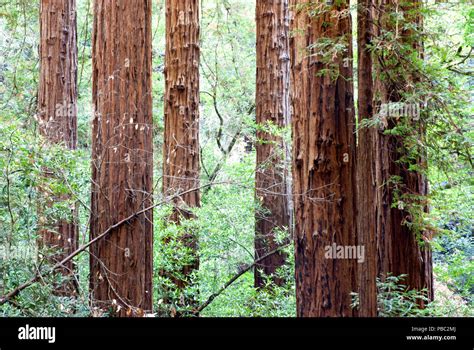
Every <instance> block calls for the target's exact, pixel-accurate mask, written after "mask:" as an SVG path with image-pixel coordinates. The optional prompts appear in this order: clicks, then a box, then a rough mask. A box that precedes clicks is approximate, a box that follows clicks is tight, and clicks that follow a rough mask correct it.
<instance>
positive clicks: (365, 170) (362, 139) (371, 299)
mask: <svg viewBox="0 0 474 350" xmlns="http://www.w3.org/2000/svg"><path fill="white" fill-rule="evenodd" d="M373 13H374V5H373V0H359V2H358V12H357V42H358V45H357V46H358V65H359V67H358V72H359V79H358V83H359V85H358V91H359V93H358V116H359V131H358V146H357V196H358V202H357V207H358V212H357V232H358V235H359V236H358V240H359V243H358V244H359V245H361V246H364V247H365V253H366V259H365V261H364V263H363V264H361V265H360V266H359V278H360V280H359V286H360V287H359V300H360V307H359V310H360V311H359V315H360V316H365V317H375V316H377V284H376V279H377V259H376V255H377V254H376V252H377V237H376V228H377V227H378V225H377V219H378V218H379V216H378V215H377V209H378V206H377V189H378V184H377V183H376V171H377V169H378V168H377V162H376V161H377V153H376V152H377V140H378V134H377V129H376V128H374V127H370V126H368V125H364V122H367V121H371V120H372V118H373V116H374V108H373V98H374V86H373V85H374V84H373V76H372V67H373V64H372V53H371V52H370V51H369V45H370V44H371V43H372V35H373V31H374V28H373V27H372V23H373Z"/></svg>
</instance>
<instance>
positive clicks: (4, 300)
mask: <svg viewBox="0 0 474 350" xmlns="http://www.w3.org/2000/svg"><path fill="white" fill-rule="evenodd" d="M221 184H225V183H224V182H223V183H221ZM213 185H216V183H208V184H206V185H202V186H200V187H197V188H193V189H190V190H188V191H184V192H181V193H178V194H175V195H173V196H171V197H168V198H166V199H165V200H163V201H161V202H159V203H156V204H153V205H151V206H149V207H148V208H145V209H142V210H140V211H138V212H136V213H134V214H132V215H130V216H128V217H126V218H125V219H123V220H121V221H119V222H117V223H116V224H114V225H112V226H110V227H109V228H108V229H107V230H105V231H104V232H103V233H101V234H100V235H98V236H97V237H95V238H94V239H92V240H90V241H89V242H88V243H86V244H84V245H83V246H81V247H79V248H78V249H76V250H75V251H74V252H72V253H71V254H69V255H68V256H66V257H65V258H64V259H63V260H61V261H59V262H58V263H56V264H55V265H53V267H51V269H50V270H48V271H46V272H44V273H41V272H39V271H38V272H37V273H36V274H35V276H34V277H33V278H31V279H30V280H29V281H27V282H25V283H23V284H21V285H20V286H18V287H16V288H15V289H14V290H12V291H11V292H9V293H7V294H5V295H3V296H2V297H0V306H1V305H3V304H5V303H7V302H9V301H10V300H11V299H12V298H14V297H16V296H18V294H20V293H21V292H22V291H23V290H24V289H26V288H28V287H30V286H31V285H33V284H34V283H36V282H37V281H38V280H40V279H43V278H44V277H46V276H48V275H50V274H52V273H54V272H55V271H56V270H58V269H59V268H61V267H63V266H64V264H66V263H67V262H69V261H70V260H72V259H73V258H75V257H76V256H77V255H79V254H80V253H82V252H83V251H85V250H86V249H87V248H89V247H90V246H91V245H93V244H94V243H96V242H98V241H100V240H102V239H103V238H105V237H106V236H107V235H108V234H109V233H111V232H112V231H113V230H115V229H117V228H118V227H120V226H122V225H124V224H126V223H127V222H129V221H130V220H133V219H135V218H136V217H137V216H140V215H142V214H144V213H146V212H148V211H150V210H153V209H154V208H156V207H159V206H160V205H163V204H165V203H168V202H170V201H172V200H173V199H176V198H179V197H181V196H183V195H185V194H188V193H191V192H195V191H199V190H201V189H203V188H207V187H210V186H213Z"/></svg>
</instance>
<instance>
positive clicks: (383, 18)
mask: <svg viewBox="0 0 474 350" xmlns="http://www.w3.org/2000/svg"><path fill="white" fill-rule="evenodd" d="M377 1H378V8H377V12H378V14H379V18H378V26H377V28H382V29H385V30H391V31H394V32H395V34H396V35H397V37H399V38H400V40H401V41H402V42H403V43H404V44H405V45H413V50H414V51H419V52H420V54H421V44H420V43H419V42H412V41H413V38H411V35H412V33H411V32H409V31H403V30H402V29H403V27H404V26H403V24H401V22H399V23H398V25H397V24H396V23H393V18H395V17H394V16H390V14H393V13H395V12H398V13H403V12H404V16H403V18H404V21H405V23H407V22H413V23H417V22H418V21H419V20H420V18H419V16H417V15H416V14H415V13H414V12H413V9H419V7H420V6H421V2H420V1H413V2H412V3H411V4H410V5H408V7H401V6H400V4H399V2H398V1H396V0H377ZM397 18H401V17H399V16H397ZM418 23H419V22H418ZM378 34H380V32H379V33H378ZM394 57H397V56H396V55H394V54H393V53H389V55H387V56H384V57H378V63H379V65H378V66H377V69H378V74H377V76H379V77H385V78H384V79H381V78H379V79H377V80H376V81H375V89H376V96H378V97H379V98H378V100H377V101H376V104H377V105H378V106H379V107H380V106H381V105H384V104H385V105H388V104H389V103H393V102H400V101H402V93H403V92H404V91H408V90H407V89H409V87H410V86H414V83H415V80H416V79H417V77H416V76H415V74H416V72H413V73H407V72H406V71H405V70H407V68H401V67H406V62H402V61H401V60H402V58H401V57H400V58H398V60H396V61H395V63H393V61H394ZM397 70H398V71H397ZM400 70H401V71H400ZM387 72H390V73H391V74H390V76H387V74H386V73H387ZM397 72H399V73H397ZM400 79H402V80H400ZM402 102H403V101H402ZM404 117H405V118H408V117H409V116H404ZM399 123H400V121H399V120H397V118H393V117H390V116H389V117H388V118H387V120H386V122H385V123H382V125H381V127H380V129H379V137H378V142H377V154H378V156H379V159H378V169H377V179H376V183H377V185H378V191H377V203H378V207H377V216H378V217H377V233H376V235H377V245H378V274H379V275H381V276H382V277H384V276H386V275H387V274H388V273H391V274H392V275H395V276H398V275H401V274H406V275H408V277H407V279H406V281H404V282H405V284H406V285H407V286H408V287H409V288H410V289H415V290H422V289H425V288H426V289H427V291H428V293H427V297H428V298H429V299H432V298H433V276H432V274H433V272H432V259H431V250H430V247H429V242H428V241H429V240H428V238H427V237H428V233H427V232H416V229H414V227H415V226H416V225H411V224H413V223H414V220H416V218H414V217H413V216H412V213H410V212H408V211H407V210H406V208H405V207H406V204H407V203H403V200H400V199H399V198H400V195H405V196H406V195H408V196H410V197H411V198H414V199H413V200H412V203H410V204H411V205H420V206H421V207H422V208H423V209H424V210H427V206H426V204H425V203H423V202H422V201H423V199H420V198H424V197H425V196H426V195H427V193H428V185H427V180H426V178H425V176H424V175H423V174H421V173H420V172H418V171H416V170H410V169H409V168H408V164H406V163H404V162H400V160H401V159H402V158H403V157H405V156H407V155H408V153H409V150H408V149H407V148H406V147H405V146H404V144H403V139H402V137H400V136H398V135H388V134H386V130H390V129H393V128H395V127H397V126H398V125H399ZM409 123H410V124H411V127H413V128H417V129H418V135H419V137H420V139H422V138H424V133H425V132H424V131H423V128H422V126H421V124H420V123H419V122H418V121H416V120H410V121H409ZM416 163H417V166H418V167H419V168H421V169H426V160H425V159H423V158H421V157H420V158H419V159H418V160H417V162H416ZM393 179H398V180H399V181H398V182H396V183H394V181H393ZM416 197H419V198H416ZM397 200H398V203H395V201H397ZM422 241H425V243H423V244H422V243H421V242H422ZM420 304H421V305H422V306H424V304H425V303H424V302H421V303H420Z"/></svg>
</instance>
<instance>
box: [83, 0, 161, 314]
mask: <svg viewBox="0 0 474 350" xmlns="http://www.w3.org/2000/svg"><path fill="white" fill-rule="evenodd" d="M151 8H152V2H151V0H141V1H130V0H115V1H109V0H96V1H95V3H94V14H95V16H94V30H93V100H94V107H95V116H94V120H93V130H92V138H93V144H92V183H93V185H92V199H91V209H92V218H91V238H92V239H93V238H94V237H96V236H97V235H99V234H101V233H102V232H104V231H105V230H107V229H108V228H109V227H110V226H112V225H113V224H115V223H117V222H119V221H120V220H121V219H124V218H125V217H128V216H129V215H131V214H133V213H135V212H137V211H139V210H142V209H144V208H147V207H149V206H150V205H151V203H152V190H153V183H152V181H153V148H152V137H153V130H152V127H153V125H152V123H153V121H152V86H151V84H152V82H151V68H152V67H151V64H152V57H151V42H152V28H151ZM152 253H153V215H152V211H151V210H150V211H148V212H146V213H144V214H142V215H138V216H137V217H136V218H135V219H133V220H131V221H130V222H129V223H128V224H127V225H122V226H120V227H119V228H117V229H115V230H113V231H112V232H111V233H110V234H109V236H108V237H107V238H106V239H104V240H102V241H100V242H98V243H97V244H96V245H94V246H92V247H91V260H90V268H91V271H90V291H91V298H92V300H93V304H94V306H96V307H99V308H101V309H105V308H109V307H113V309H114V312H116V313H117V315H119V316H137V315H142V314H143V313H144V312H146V311H151V309H152V271H153V266H152V263H153V262H152Z"/></svg>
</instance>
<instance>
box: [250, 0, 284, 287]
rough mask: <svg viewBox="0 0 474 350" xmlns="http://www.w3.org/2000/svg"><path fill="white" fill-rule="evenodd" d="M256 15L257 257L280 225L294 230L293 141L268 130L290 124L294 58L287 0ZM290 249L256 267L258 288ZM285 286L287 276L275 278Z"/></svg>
mask: <svg viewBox="0 0 474 350" xmlns="http://www.w3.org/2000/svg"><path fill="white" fill-rule="evenodd" d="M256 10H257V11H256V19H257V95H256V108H257V124H258V125H259V126H260V127H259V129H258V130H257V145H256V149H257V169H256V184H255V185H256V199H257V201H258V203H260V205H261V209H262V210H261V211H258V212H257V213H256V236H255V258H256V259H258V258H259V257H261V256H263V255H265V254H267V253H268V252H271V251H274V250H275V249H277V248H278V246H279V245H278V243H277V241H276V237H275V235H276V233H277V231H278V230H291V203H290V193H291V192H289V191H288V190H289V189H290V190H291V187H289V185H290V181H289V162H290V159H289V158H290V157H289V154H288V153H289V152H288V149H289V147H288V146H289V145H287V144H286V142H284V140H283V137H282V135H275V134H272V133H271V132H269V131H268V129H272V128H273V127H275V126H277V127H279V128H285V127H287V126H289V123H290V121H289V120H290V99H289V91H290V90H289V89H290V58H289V10H288V0H275V1H273V0H258V1H257V8H256ZM285 259H286V257H285V254H284V253H278V254H273V255H272V256H271V257H269V258H267V259H264V260H263V261H262V262H261V263H259V264H257V265H256V266H255V274H254V275H255V287H262V286H263V285H264V282H265V280H264V276H265V275H272V274H274V273H275V271H276V269H277V268H278V267H280V266H282V265H283V264H284V263H285ZM273 282H274V283H275V284H277V285H281V284H282V283H283V282H284V280H282V279H281V278H277V277H274V278H273Z"/></svg>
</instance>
